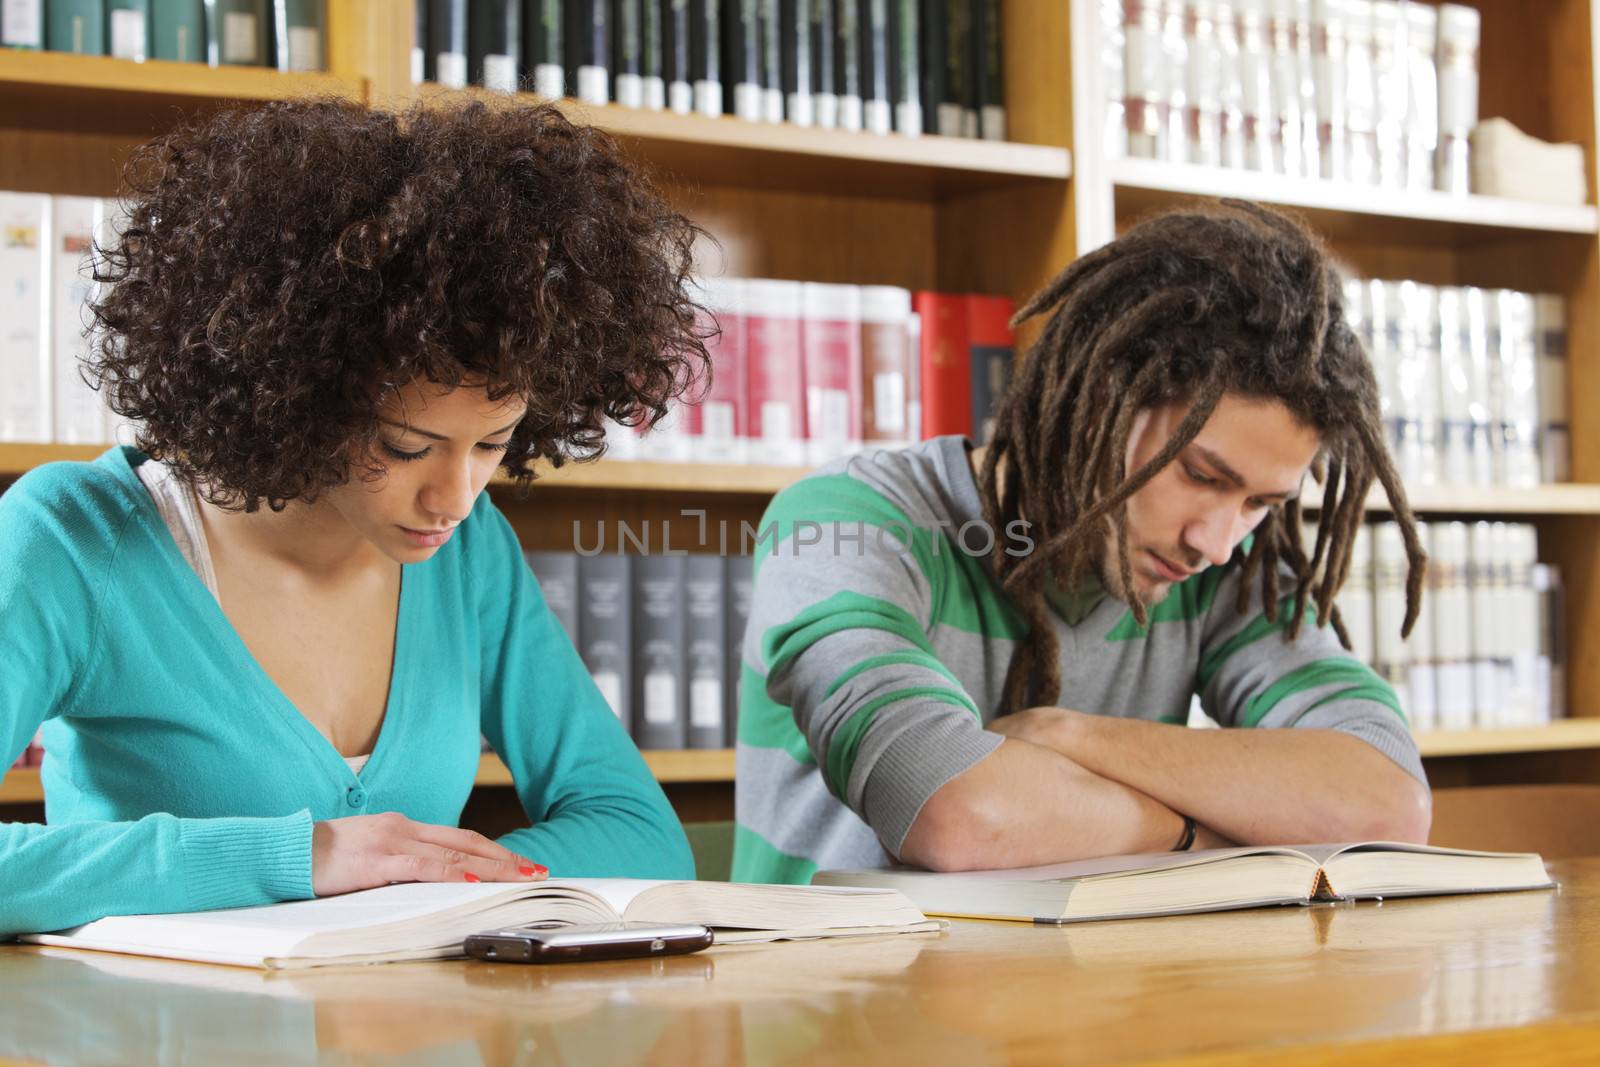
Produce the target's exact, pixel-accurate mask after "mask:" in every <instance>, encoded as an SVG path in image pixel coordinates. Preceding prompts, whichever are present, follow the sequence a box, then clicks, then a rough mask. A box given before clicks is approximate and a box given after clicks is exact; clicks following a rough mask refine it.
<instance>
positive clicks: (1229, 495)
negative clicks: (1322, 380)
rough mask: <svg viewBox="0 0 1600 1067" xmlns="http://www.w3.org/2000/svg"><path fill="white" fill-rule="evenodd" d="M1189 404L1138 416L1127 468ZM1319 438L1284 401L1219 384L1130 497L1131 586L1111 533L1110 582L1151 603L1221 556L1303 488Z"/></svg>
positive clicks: (1106, 574)
mask: <svg viewBox="0 0 1600 1067" xmlns="http://www.w3.org/2000/svg"><path fill="white" fill-rule="evenodd" d="M1188 410H1189V405H1188V403H1187V402H1175V403H1171V404H1165V405H1162V406H1160V407H1155V408H1150V409H1147V410H1145V411H1142V412H1140V413H1139V414H1138V415H1137V416H1135V418H1134V423H1133V430H1132V432H1131V433H1130V434H1129V437H1128V455H1127V473H1130V474H1131V473H1133V472H1134V471H1137V470H1138V469H1139V468H1141V467H1143V466H1144V465H1145V464H1146V463H1147V462H1149V461H1150V460H1151V459H1154V458H1155V456H1156V455H1157V453H1159V452H1160V451H1161V450H1162V448H1164V447H1165V446H1166V443H1167V441H1169V440H1170V439H1171V438H1172V434H1173V431H1175V430H1176V429H1177V428H1178V424H1179V423H1180V422H1182V421H1183V417H1184V415H1185V414H1187V412H1188ZM1321 445H1322V441H1321V439H1320V438H1319V437H1318V435H1317V432H1316V431H1315V430H1313V429H1311V428H1310V427H1309V426H1306V425H1305V424H1304V423H1302V422H1300V421H1299V420H1298V419H1297V418H1295V416H1294V415H1292V414H1291V413H1290V412H1289V409H1288V408H1287V407H1285V406H1284V405H1283V404H1282V403H1281V402H1279V401H1277V400H1258V399H1254V398H1247V397H1241V396H1236V395H1234V394H1231V393H1230V394H1225V395H1224V396H1223V397H1222V399H1221V400H1220V401H1219V402H1218V403H1217V407H1216V410H1215V411H1213V412H1212V413H1211V418H1210V419H1208V420H1207V421H1206V424H1205V425H1204V426H1203V427H1201V429H1200V432H1199V434H1197V435H1196V436H1195V439H1194V440H1193V441H1191V442H1190V443H1189V446H1188V447H1187V448H1185V449H1183V450H1182V451H1180V452H1179V453H1178V455H1177V457H1176V458H1175V459H1174V460H1173V461H1172V462H1171V463H1169V464H1167V466H1166V467H1164V468H1162V469H1161V470H1160V471H1159V472H1158V473H1157V474H1156V476H1155V477H1154V478H1152V479H1150V481H1149V482H1148V483H1146V484H1145V486H1144V488H1142V489H1140V490H1139V491H1138V492H1136V493H1134V494H1133V496H1132V497H1130V498H1129V499H1128V563H1129V565H1130V567H1131V568H1132V572H1133V588H1132V589H1131V590H1130V589H1125V588H1124V587H1123V584H1122V578H1121V575H1120V574H1119V573H1118V569H1117V565H1116V539H1115V536H1114V535H1112V536H1111V537H1110V538H1109V539H1108V542H1107V545H1106V549H1105V551H1104V554H1103V555H1102V557H1101V558H1102V562H1101V567H1100V571H1101V578H1102V580H1103V581H1104V582H1105V586H1106V590H1107V591H1108V592H1110V593H1111V595H1112V596H1114V597H1116V598H1117V599H1119V600H1122V601H1125V602H1128V603H1132V601H1133V599H1134V598H1135V597H1137V598H1138V599H1139V600H1140V601H1142V602H1143V603H1144V604H1145V605H1146V606H1147V607H1148V606H1151V605H1154V604H1157V603H1159V602H1160V601H1162V600H1163V599H1165V597H1166V595H1167V594H1168V593H1169V592H1171V591H1172V587H1173V586H1174V585H1176V584H1177V583H1179V582H1181V581H1183V580H1184V579H1185V578H1187V577H1189V576H1190V575H1191V574H1194V573H1195V572H1197V571H1200V570H1204V569H1205V568H1206V567H1208V566H1220V565H1221V564H1223V563H1226V562H1227V561H1228V559H1229V557H1230V556H1232V554H1233V550H1234V548H1236V547H1237V546H1238V544H1239V542H1240V541H1242V540H1244V538H1245V535H1246V534H1248V533H1250V531H1251V530H1254V529H1255V528H1256V527H1257V526H1258V525H1260V523H1261V520H1262V519H1264V518H1266V516H1267V510H1268V509H1269V508H1270V507H1272V506H1273V505H1274V504H1281V503H1282V502H1283V501H1285V500H1287V499H1288V498H1290V497H1292V496H1297V495H1298V494H1299V492H1300V483H1301V482H1302V481H1303V480H1304V479H1305V476H1306V472H1307V470H1308V469H1309V468H1310V466H1311V462H1312V460H1313V459H1315V458H1316V455H1317V451H1318V449H1319V448H1321Z"/></svg>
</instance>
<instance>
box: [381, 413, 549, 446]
mask: <svg viewBox="0 0 1600 1067" xmlns="http://www.w3.org/2000/svg"><path fill="white" fill-rule="evenodd" d="M378 421H379V422H381V423H383V424H384V425H385V426H393V427H394V428H395V429H397V430H404V431H405V432H406V433H414V434H416V435H417V436H418V437H429V438H432V439H433V440H435V441H448V440H450V438H448V437H446V436H445V435H444V434H442V433H434V432H432V431H431V430H424V429H420V428H419V427H416V426H407V425H406V424H405V423H401V422H395V421H394V420H393V419H379V420H378ZM521 421H522V419H521V417H520V416H519V417H518V418H517V420H516V422H513V423H510V424H509V425H506V426H502V427H500V428H499V429H498V430H490V431H489V432H488V433H486V434H484V436H485V437H493V436H494V435H495V434H501V433H506V432H508V431H511V430H515V429H516V428H517V423H519V422H521Z"/></svg>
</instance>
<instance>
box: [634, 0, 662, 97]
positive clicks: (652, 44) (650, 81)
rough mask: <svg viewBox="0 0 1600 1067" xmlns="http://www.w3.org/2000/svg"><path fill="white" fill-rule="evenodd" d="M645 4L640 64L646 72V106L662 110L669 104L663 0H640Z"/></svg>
mask: <svg viewBox="0 0 1600 1067" xmlns="http://www.w3.org/2000/svg"><path fill="white" fill-rule="evenodd" d="M640 3H642V4H643V5H644V10H643V12H642V13H641V14H642V15H643V21H642V22H641V24H640V40H639V47H640V50H641V54H640V56H639V65H640V66H641V67H642V68H643V73H644V106H645V107H646V108H648V109H650V110H651V111H661V110H664V109H665V108H666V106H667V81H666V78H665V77H664V74H663V72H664V70H665V68H666V56H665V55H664V54H663V52H662V40H661V0H640Z"/></svg>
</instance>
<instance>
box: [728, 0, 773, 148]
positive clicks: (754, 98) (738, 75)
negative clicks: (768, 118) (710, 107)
mask: <svg viewBox="0 0 1600 1067" xmlns="http://www.w3.org/2000/svg"><path fill="white" fill-rule="evenodd" d="M722 70H723V80H724V82H725V83H726V85H727V89H728V99H729V101H730V102H731V104H732V108H731V112H730V113H731V114H734V115H737V116H739V117H740V118H742V119H746V120H748V121H750V122H760V121H761V115H762V99H761V98H762V89H763V87H762V75H761V0H726V2H725V3H724V5H723V9H722Z"/></svg>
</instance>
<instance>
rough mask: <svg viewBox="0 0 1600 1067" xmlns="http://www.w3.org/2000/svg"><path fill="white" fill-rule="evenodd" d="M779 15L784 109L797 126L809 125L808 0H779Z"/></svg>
mask: <svg viewBox="0 0 1600 1067" xmlns="http://www.w3.org/2000/svg"><path fill="white" fill-rule="evenodd" d="M778 16H779V18H780V20H781V25H780V26H779V27H778V29H779V34H778V36H779V41H778V45H779V50H780V57H779V58H780V59H781V61H782V63H781V70H780V73H781V75H782V79H781V80H782V83H783V112H784V115H785V116H786V117H787V118H788V120H789V121H790V122H792V123H794V124H795V125H796V126H812V125H815V123H816V115H815V113H814V112H813V110H812V102H811V0H780V3H779V5H778Z"/></svg>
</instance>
